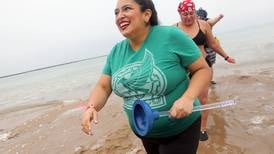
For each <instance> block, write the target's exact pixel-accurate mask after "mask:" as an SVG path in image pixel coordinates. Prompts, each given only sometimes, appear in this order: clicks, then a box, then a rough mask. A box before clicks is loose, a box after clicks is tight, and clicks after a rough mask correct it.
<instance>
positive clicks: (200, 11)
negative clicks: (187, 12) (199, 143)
mask: <svg viewBox="0 0 274 154" xmlns="http://www.w3.org/2000/svg"><path fill="white" fill-rule="evenodd" d="M196 14H197V16H199V17H200V18H201V19H202V20H207V12H206V10H204V9H203V8H201V7H200V8H199V9H198V10H197V11H196Z"/></svg>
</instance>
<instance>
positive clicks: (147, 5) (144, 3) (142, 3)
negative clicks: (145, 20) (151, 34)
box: [134, 0, 159, 26]
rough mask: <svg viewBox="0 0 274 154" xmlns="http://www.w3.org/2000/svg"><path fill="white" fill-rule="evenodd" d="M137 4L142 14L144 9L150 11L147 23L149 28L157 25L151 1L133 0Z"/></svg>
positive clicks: (155, 13)
mask: <svg viewBox="0 0 274 154" xmlns="http://www.w3.org/2000/svg"><path fill="white" fill-rule="evenodd" d="M134 1H135V2H136V3H137V4H139V5H140V8H141V11H142V12H144V11H145V10H146V9H150V10H151V12H152V13H151V17H150V19H149V23H150V25H151V26H155V25H158V24H159V22H158V16H157V11H156V9H155V7H154V4H153V2H152V0H134Z"/></svg>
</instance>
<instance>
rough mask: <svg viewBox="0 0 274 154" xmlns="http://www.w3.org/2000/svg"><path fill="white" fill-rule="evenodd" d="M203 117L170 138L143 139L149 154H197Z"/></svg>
mask: <svg viewBox="0 0 274 154" xmlns="http://www.w3.org/2000/svg"><path fill="white" fill-rule="evenodd" d="M200 128H201V117H200V118H198V119H197V120H196V121H195V122H194V123H193V124H192V125H190V126H189V127H188V128H187V129H186V130H184V131H183V132H181V133H180V134H178V135H175V136H172V137H168V138H160V139H159V138H157V139H156V138H141V140H142V142H143V145H144V147H145V150H146V152H147V153H148V154H182V153H184V154H196V151H197V148H198V145H199V139H200Z"/></svg>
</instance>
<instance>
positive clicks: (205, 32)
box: [174, 0, 235, 141]
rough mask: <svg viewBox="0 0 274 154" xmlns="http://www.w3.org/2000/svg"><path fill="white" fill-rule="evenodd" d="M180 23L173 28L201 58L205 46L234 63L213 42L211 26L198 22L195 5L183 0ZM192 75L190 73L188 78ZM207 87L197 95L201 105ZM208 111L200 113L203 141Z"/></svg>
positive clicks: (203, 102)
mask: <svg viewBox="0 0 274 154" xmlns="http://www.w3.org/2000/svg"><path fill="white" fill-rule="evenodd" d="M177 11H178V13H179V15H180V17H181V21H179V22H177V23H176V24H174V26H176V27H178V28H179V29H181V30H182V31H184V32H186V33H187V34H188V35H189V36H190V37H191V38H192V40H193V41H194V42H195V43H196V45H197V46H198V47H199V49H200V52H201V53H202V55H203V57H204V58H206V55H207V54H206V51H205V45H206V44H207V45H208V46H209V47H210V48H212V49H213V50H214V51H215V52H216V53H218V54H219V55H220V56H222V57H223V58H224V60H226V61H227V62H229V63H235V60H234V59H233V58H231V57H230V56H228V55H227V53H226V52H225V51H224V50H223V48H222V47H221V46H220V44H218V43H217V41H216V40H215V38H214V36H213V34H212V30H211V26H210V25H209V23H207V22H206V21H204V20H199V19H198V18H197V15H196V9H195V4H194V2H193V1H191V0H184V1H182V2H180V3H179V6H178V9H177ZM207 63H208V65H209V66H211V64H210V62H209V61H207ZM191 76H192V74H191V73H190V77H191ZM211 78H212V74H211ZM208 88H209V87H208V86H207V87H205V88H204V89H203V91H202V93H201V94H200V95H199V100H200V102H201V104H206V101H207V97H208ZM207 117H208V111H203V112H202V122H201V132H200V140H201V141H205V140H207V139H208V134H207V132H206V123H207Z"/></svg>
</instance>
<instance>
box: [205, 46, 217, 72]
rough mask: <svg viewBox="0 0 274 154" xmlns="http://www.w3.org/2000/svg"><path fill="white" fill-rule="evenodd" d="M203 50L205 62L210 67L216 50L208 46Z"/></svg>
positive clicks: (214, 58) (213, 61)
mask: <svg viewBox="0 0 274 154" xmlns="http://www.w3.org/2000/svg"><path fill="white" fill-rule="evenodd" d="M205 51H206V58H205V60H206V62H207V64H208V66H209V67H212V65H213V64H214V63H215V62H216V52H215V51H214V50H213V49H211V48H208V47H205Z"/></svg>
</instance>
